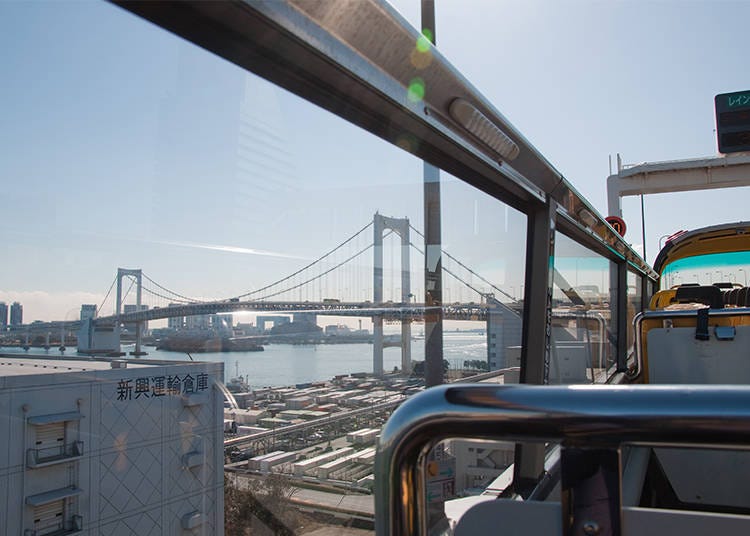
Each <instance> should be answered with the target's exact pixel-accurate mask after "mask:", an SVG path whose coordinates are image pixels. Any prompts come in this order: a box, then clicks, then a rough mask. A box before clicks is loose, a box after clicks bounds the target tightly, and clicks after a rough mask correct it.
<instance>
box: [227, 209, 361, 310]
mask: <svg viewBox="0 0 750 536" xmlns="http://www.w3.org/2000/svg"><path fill="white" fill-rule="evenodd" d="M371 225H372V222H369V223H368V224H367V225H365V226H364V227H362V228H361V229H360V230H359V231H357V232H356V233H354V234H353V235H352V236H350V237H349V238H347V239H346V240H344V241H343V242H341V243H340V244H339V245H338V246H336V247H335V248H333V249H332V250H330V251H328V252H327V253H325V254H323V255H322V256H320V257H318V258H317V259H315V260H314V261H312V262H311V263H310V264H308V265H307V266H304V267H302V268H300V269H299V270H297V271H296V272H294V273H293V274H290V275H288V276H286V277H284V278H282V279H279V280H278V281H276V282H274V283H271V284H269V285H266V286H264V287H262V288H259V289H257V290H252V291H249V292H245V293H244V294H240V295H238V296H236V297H237V298H247V297H249V296H253V295H255V294H259V293H261V292H263V291H265V290H268V289H270V288H271V287H275V286H277V285H279V284H281V283H283V282H284V281H288V280H290V279H292V278H293V277H295V276H297V275H299V274H301V273H302V272H304V271H305V270H307V269H308V268H311V267H312V266H314V265H316V264H317V263H319V262H321V261H323V260H324V259H326V258H327V257H330V256H331V255H333V254H334V253H335V252H337V251H338V250H339V249H341V248H342V247H344V246H345V245H346V244H348V243H349V242H351V241H352V240H354V239H355V238H357V237H358V236H359V235H361V234H362V233H363V232H365V231H366V230H367V229H368V228H369V227H370V226H371ZM370 247H372V244H370V246H368V247H367V248H365V250H362V251H360V252H358V253H356V254H355V255H354V256H353V257H350V258H349V259H347V260H345V261H344V262H343V263H341V264H338V265H337V266H335V267H334V268H337V267H338V266H341V265H342V264H345V263H347V262H349V261H350V260H351V259H353V258H354V257H356V256H357V255H360V254H361V253H363V252H364V251H366V250H367V249H369V248H370ZM332 269H333V268H332ZM332 269H330V270H327V271H325V272H323V273H321V274H319V275H318V276H317V277H314V278H312V279H309V280H308V281H305V282H303V283H299V284H298V285H295V286H293V287H290V288H288V289H286V290H284V291H279V292H276V293H273V294H270V295H268V296H264V297H262V298H255V299H256V300H264V299H267V298H269V297H271V296H276V295H278V294H281V293H283V292H287V291H289V290H293V289H296V288H299V287H300V286H302V285H304V284H306V283H308V282H310V281H314V280H316V279H319V278H320V277H322V276H324V275H325V274H327V273H329V272H331V270H332Z"/></svg>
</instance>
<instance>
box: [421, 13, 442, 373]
mask: <svg viewBox="0 0 750 536" xmlns="http://www.w3.org/2000/svg"><path fill="white" fill-rule="evenodd" d="M423 25H424V22H423ZM424 220H425V224H424V227H425V235H424V236H425V256H424V262H425V267H424V280H425V281H424V283H425V284H424V290H425V300H424V301H425V312H424V333H425V338H424V344H425V348H424V357H425V385H426V386H427V387H432V386H433V385H439V384H441V383H443V308H442V306H443V264H442V248H441V230H440V170H438V168H436V167H435V166H433V165H431V164H428V163H427V162H425V163H424Z"/></svg>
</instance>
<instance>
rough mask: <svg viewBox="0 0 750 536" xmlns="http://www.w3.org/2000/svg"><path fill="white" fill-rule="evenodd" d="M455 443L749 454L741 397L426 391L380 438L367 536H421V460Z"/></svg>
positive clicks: (728, 389) (623, 391)
mask: <svg viewBox="0 0 750 536" xmlns="http://www.w3.org/2000/svg"><path fill="white" fill-rule="evenodd" d="M460 437H463V438H478V439H498V438H502V439H503V440H508V441H529V440H537V441H562V442H563V443H564V444H565V445H566V446H584V445H585V446H586V447H592V446H593V447H617V446H619V445H620V444H622V443H628V444H637V445H649V446H667V445H669V446H674V445H680V446H691V447H692V446H698V447H705V448H725V449H726V448H734V449H736V448H743V447H744V448H749V447H748V445H750V387H739V386H686V385H674V386H662V385H658V386H657V385H638V386H620V385H616V386H613V385H570V386H525V385H514V386H508V385H506V386H497V385H495V386H485V385H447V386H438V387H433V388H431V389H428V390H426V391H424V392H422V393H419V394H417V395H415V396H413V397H411V398H410V399H409V400H407V401H406V402H405V403H404V404H402V405H401V407H399V408H398V409H397V410H396V411H395V412H394V413H393V414H392V415H391V417H390V418H389V419H388V422H387V423H386V424H385V426H384V427H383V430H382V432H381V435H380V439H379V441H378V450H377V455H376V458H375V475H376V477H377V479H378V480H377V482H376V486H375V528H376V533H377V534H379V535H381V536H385V535H391V534H394V535H401V534H409V535H426V534H427V504H426V498H425V497H426V495H425V478H424V475H425V466H426V458H427V455H428V453H429V451H430V450H431V449H432V447H434V446H435V445H436V444H437V443H439V442H440V441H441V440H443V439H447V438H460Z"/></svg>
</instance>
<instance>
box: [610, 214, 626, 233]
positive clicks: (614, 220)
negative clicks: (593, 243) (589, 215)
mask: <svg viewBox="0 0 750 536" xmlns="http://www.w3.org/2000/svg"><path fill="white" fill-rule="evenodd" d="M604 219H605V220H606V222H607V223H608V224H610V225H611V226H612V228H613V229H614V230H615V231H617V232H618V233H619V234H620V236H625V231H626V230H627V228H628V226H627V225H625V220H623V219H622V218H621V217H619V216H607V217H606V218H604Z"/></svg>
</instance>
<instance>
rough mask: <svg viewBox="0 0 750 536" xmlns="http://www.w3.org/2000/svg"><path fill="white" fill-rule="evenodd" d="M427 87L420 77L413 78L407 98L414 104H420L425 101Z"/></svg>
mask: <svg viewBox="0 0 750 536" xmlns="http://www.w3.org/2000/svg"><path fill="white" fill-rule="evenodd" d="M424 94H425V86H424V80H422V79H421V78H419V77H416V78H412V79H411V82H409V91H408V93H407V96H408V98H409V100H410V101H412V102H420V101H422V100H424Z"/></svg>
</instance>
